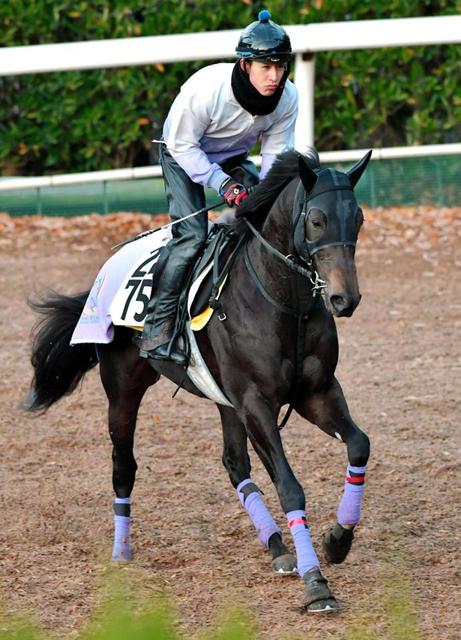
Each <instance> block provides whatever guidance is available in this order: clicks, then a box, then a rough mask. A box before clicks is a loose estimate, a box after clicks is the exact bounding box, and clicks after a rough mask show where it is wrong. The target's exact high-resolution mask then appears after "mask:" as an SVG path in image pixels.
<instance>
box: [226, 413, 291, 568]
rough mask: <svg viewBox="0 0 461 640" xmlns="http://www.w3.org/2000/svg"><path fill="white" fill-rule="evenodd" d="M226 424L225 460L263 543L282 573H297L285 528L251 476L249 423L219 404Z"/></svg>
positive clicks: (232, 480) (233, 483)
mask: <svg viewBox="0 0 461 640" xmlns="http://www.w3.org/2000/svg"><path fill="white" fill-rule="evenodd" d="M218 408H219V412H220V414H221V423H222V428H223V439H224V452H223V464H224V466H225V467H226V470H227V472H228V474H229V478H230V481H231V483H232V485H233V487H234V488H235V489H236V491H237V495H238V498H239V500H240V502H241V504H242V506H243V507H244V508H245V509H246V511H247V513H248V515H249V516H250V519H251V521H252V523H253V525H254V526H255V528H256V530H257V532H258V536H259V539H260V541H261V542H262V544H263V545H264V546H265V547H266V549H269V551H270V552H271V554H272V567H273V569H274V571H275V572H276V573H277V574H278V575H293V574H296V573H297V569H296V560H295V558H294V556H293V555H292V554H291V553H290V552H289V550H288V548H287V547H286V546H285V544H284V543H283V540H282V532H281V530H280V528H279V527H278V526H277V524H276V522H275V520H274V519H273V517H272V515H271V514H270V512H269V510H268V509H267V507H266V505H265V503H264V500H263V498H262V495H261V491H260V490H259V489H258V487H257V486H256V484H255V483H254V482H253V481H252V480H251V477H250V473H251V465H250V458H249V456H248V448H247V434H246V431H245V427H244V426H243V424H242V423H241V421H240V420H239V419H238V417H237V415H236V413H235V411H234V410H233V409H231V408H229V407H224V406H222V405H219V406H218Z"/></svg>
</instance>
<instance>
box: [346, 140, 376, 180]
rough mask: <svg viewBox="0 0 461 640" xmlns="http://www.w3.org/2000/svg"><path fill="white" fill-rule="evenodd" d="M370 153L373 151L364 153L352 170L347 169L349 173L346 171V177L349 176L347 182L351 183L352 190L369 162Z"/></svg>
mask: <svg viewBox="0 0 461 640" xmlns="http://www.w3.org/2000/svg"><path fill="white" fill-rule="evenodd" d="M372 153H373V150H372V149H370V151H369V152H368V153H366V154H365V155H364V156H363V158H362V159H361V160H359V161H358V162H357V164H354V166H353V167H352V169H349V171H347V175H348V176H349V182H350V183H351V185H352V188H354V187H355V185H356V184H357V182H358V181H359V180H360V178H361V176H362V173H363V172H364V171H365V169H366V168H367V164H368V162H369V161H370V158H371V154H372Z"/></svg>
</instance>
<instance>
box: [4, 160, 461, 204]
mask: <svg viewBox="0 0 461 640" xmlns="http://www.w3.org/2000/svg"><path fill="white" fill-rule="evenodd" d="M352 164H353V163H347V164H346V163H341V164H335V165H334V166H335V167H336V168H338V169H341V170H347V169H349V168H350V167H351V166H352ZM356 194H357V199H358V200H359V202H360V203H361V204H362V205H366V206H368V207H371V208H376V207H392V206H396V205H401V206H404V205H423V204H427V205H436V206H439V207H442V206H443V207H454V206H461V156H459V155H451V156H438V157H426V158H401V159H396V160H375V161H372V162H370V164H369V166H368V168H367V170H366V172H365V174H364V175H363V177H362V178H361V180H360V182H359V183H358V185H357V188H356ZM207 199H208V202H209V204H213V202H216V201H217V200H218V198H217V195H216V194H215V192H214V191H211V190H209V191H207ZM0 211H6V212H8V213H10V214H11V215H13V216H21V215H31V214H39V215H47V216H76V215H82V214H87V213H100V214H107V213H116V212H119V211H137V212H142V213H150V214H158V213H165V212H166V211H167V203H166V199H165V194H164V190H163V181H162V179H161V178H143V179H138V180H121V181H117V182H115V181H114V182H99V183H98V182H96V183H87V184H81V185H72V186H60V187H47V188H42V189H39V190H38V189H23V190H21V191H0Z"/></svg>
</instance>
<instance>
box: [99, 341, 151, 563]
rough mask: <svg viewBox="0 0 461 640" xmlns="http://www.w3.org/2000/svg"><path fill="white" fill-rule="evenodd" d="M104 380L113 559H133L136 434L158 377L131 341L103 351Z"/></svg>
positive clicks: (102, 369) (106, 347)
mask: <svg viewBox="0 0 461 640" xmlns="http://www.w3.org/2000/svg"><path fill="white" fill-rule="evenodd" d="M100 371H101V380H102V383H103V385H104V389H105V391H106V395H107V398H108V401H109V434H110V437H111V440H112V444H113V449H112V465H113V473H112V484H113V487H114V491H115V496H116V497H115V501H114V527H115V531H114V544H113V548H112V558H113V559H114V560H122V561H123V560H130V559H131V545H130V526H131V492H132V490H133V485H134V481H135V476H136V469H137V465H136V460H135V458H134V455H133V442H134V432H135V429H136V418H137V415H138V409H139V405H140V403H141V400H142V398H143V396H144V393H145V392H146V390H147V389H148V387H150V386H151V385H152V384H154V383H155V382H157V380H158V379H159V377H160V376H159V375H158V374H157V373H156V372H154V371H153V370H152V368H151V367H150V366H149V364H148V362H147V361H146V360H145V359H142V358H140V357H139V355H138V350H137V349H136V348H135V347H134V345H132V344H131V342H124V343H122V344H117V343H113V344H111V345H107V346H104V347H101V348H100Z"/></svg>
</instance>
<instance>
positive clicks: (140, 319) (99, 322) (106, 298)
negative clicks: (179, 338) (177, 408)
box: [70, 227, 232, 406]
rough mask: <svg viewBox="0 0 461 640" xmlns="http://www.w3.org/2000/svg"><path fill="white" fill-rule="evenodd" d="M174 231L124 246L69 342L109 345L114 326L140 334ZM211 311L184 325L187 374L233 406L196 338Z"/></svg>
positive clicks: (194, 290)
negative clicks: (164, 251) (165, 248)
mask: <svg viewBox="0 0 461 640" xmlns="http://www.w3.org/2000/svg"><path fill="white" fill-rule="evenodd" d="M170 238H171V231H170V227H167V228H166V229H160V230H159V231H156V232H155V233H153V234H150V235H148V236H144V237H142V238H139V239H138V240H135V241H133V242H130V243H128V244H126V245H125V246H123V247H122V248H121V249H120V250H119V251H117V252H116V253H115V254H114V255H113V256H111V257H110V258H109V260H107V261H106V262H105V263H104V265H103V266H102V268H101V269H100V271H99V273H98V275H97V276H96V279H95V281H94V283H93V286H92V287H91V290H90V293H89V295H88V298H87V300H86V303H85V306H84V308H83V311H82V313H81V315H80V318H79V321H78V323H77V325H76V327H75V329H74V332H73V335H72V337H71V340H70V344H71V345H77V344H88V343H91V344H109V343H110V342H112V340H113V339H114V326H122V327H129V328H131V329H135V330H138V331H142V328H143V326H144V319H145V317H146V314H147V304H148V302H149V300H150V297H151V292H152V286H153V275H152V274H153V270H154V267H155V265H156V263H157V261H158V259H159V255H160V250H161V248H162V247H163V246H164V245H165V244H166V243H167V242H168V241H169V240H170ZM212 258H213V256H212V255H210V261H209V262H208V263H207V264H206V265H205V266H203V265H202V266H203V269H202V270H201V272H200V273H199V275H198V277H197V278H196V279H195V280H194V282H193V283H192V286H191V288H190V291H189V296H188V305H187V307H188V310H189V313H191V309H192V307H193V305H194V300H195V299H196V297H197V295H198V292H199V291H200V288H201V286H202V284H203V282H204V280H205V279H206V277H207V275H208V274H209V273H210V271H211V269H212V267H213V259H212ZM212 313H213V310H212V309H209V308H206V309H205V310H204V311H203V312H202V313H201V314H200V315H199V316H198V317H197V319H192V318H191V317H189V319H188V321H187V322H186V330H185V331H186V338H187V340H188V342H189V346H190V360H189V365H188V368H187V375H188V376H189V378H190V380H191V381H192V382H193V383H194V384H195V386H196V387H197V388H198V389H199V390H200V391H201V392H202V393H203V394H204V395H205V396H207V397H208V398H210V399H211V400H213V401H214V402H217V403H218V404H224V405H226V406H232V404H231V403H230V401H229V400H228V399H227V398H226V397H225V395H224V394H223V392H222V391H221V389H220V388H219V387H218V385H217V384H216V381H215V380H214V378H213V377H212V375H211V373H210V371H209V369H208V367H207V365H206V363H205V361H204V359H203V357H202V355H201V353H200V349H199V348H198V344H197V341H196V339H195V336H194V330H195V331H198V330H200V329H202V328H203V327H204V326H205V325H206V323H207V322H208V320H209V318H210V317H211V315H212Z"/></svg>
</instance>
